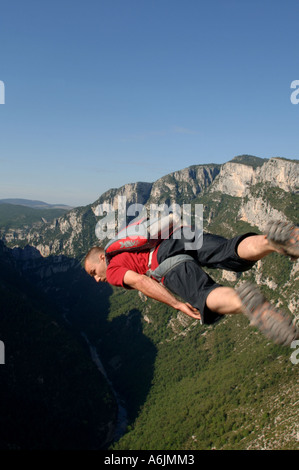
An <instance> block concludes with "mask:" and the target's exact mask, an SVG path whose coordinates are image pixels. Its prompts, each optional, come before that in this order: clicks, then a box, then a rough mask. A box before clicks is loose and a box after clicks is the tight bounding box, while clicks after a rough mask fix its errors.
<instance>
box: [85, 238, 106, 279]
mask: <svg viewBox="0 0 299 470" xmlns="http://www.w3.org/2000/svg"><path fill="white" fill-rule="evenodd" d="M84 268H85V271H86V272H87V274H89V275H90V276H92V277H93V278H94V279H95V281H96V282H99V281H100V282H107V279H106V270H107V263H106V258H105V251H104V248H101V247H100V246H94V247H93V248H91V249H90V250H89V252H88V253H87V255H86V256H85V260H84Z"/></svg>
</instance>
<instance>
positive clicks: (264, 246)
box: [237, 235, 278, 261]
mask: <svg viewBox="0 0 299 470" xmlns="http://www.w3.org/2000/svg"><path fill="white" fill-rule="evenodd" d="M277 251H278V250H276V249H275V248H274V247H273V246H271V245H270V244H269V242H268V240H267V236H266V235H252V236H250V237H246V238H244V239H243V240H242V241H241V242H240V243H239V245H238V247H237V253H238V255H239V256H240V258H243V259H246V260H248V261H258V260H260V259H262V258H264V256H267V255H269V254H270V253H274V252H277Z"/></svg>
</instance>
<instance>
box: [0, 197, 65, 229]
mask: <svg viewBox="0 0 299 470" xmlns="http://www.w3.org/2000/svg"><path fill="white" fill-rule="evenodd" d="M65 207H67V206H65ZM66 212H68V209H63V208H52V207H43V208H39V207H37V206H36V207H35V208H33V207H29V206H25V205H17V204H13V203H4V202H0V232H1V231H2V230H4V231H5V230H6V229H7V228H10V229H14V230H16V229H21V228H22V229H24V228H26V227H27V228H28V227H34V228H35V230H40V228H41V226H43V225H45V224H47V223H49V222H52V221H53V220H55V219H57V218H58V217H61V216H62V215H64V214H65V213H66Z"/></svg>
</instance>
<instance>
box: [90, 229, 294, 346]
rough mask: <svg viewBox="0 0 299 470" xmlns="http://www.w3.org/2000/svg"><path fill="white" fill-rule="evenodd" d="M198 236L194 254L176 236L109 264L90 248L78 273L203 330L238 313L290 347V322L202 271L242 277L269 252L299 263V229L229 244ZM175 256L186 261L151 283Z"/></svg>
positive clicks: (245, 290)
mask: <svg viewBox="0 0 299 470" xmlns="http://www.w3.org/2000/svg"><path fill="white" fill-rule="evenodd" d="M201 236H202V243H201V244H199V246H200V245H201V248H199V249H197V250H186V249H185V246H186V245H185V243H186V242H190V240H186V239H185V238H184V235H183V234H182V236H181V237H180V238H174V237H171V236H170V238H168V239H165V240H162V241H161V243H159V244H158V245H157V246H156V248H155V249H154V250H153V252H150V250H148V251H140V252H126V251H124V252H122V253H118V254H116V255H115V256H113V257H112V259H111V260H109V262H107V258H106V255H105V249H104V248H102V247H99V246H96V247H93V248H91V249H90V250H89V252H88V253H87V255H86V257H85V261H84V267H85V270H86V272H87V273H88V274H89V275H90V276H92V277H93V278H94V279H95V280H96V282H108V283H109V284H111V285H113V286H121V287H124V288H126V289H136V290H138V291H140V292H142V293H143V294H145V295H146V296H147V297H151V298H153V299H155V300H158V301H160V302H163V303H165V304H167V305H169V306H170V307H173V308H174V309H176V310H179V311H181V312H183V313H185V314H186V315H189V316H190V317H192V318H195V319H198V320H200V321H201V322H202V323H203V324H211V323H214V322H216V321H217V320H219V319H220V318H221V317H222V316H223V315H226V314H239V313H244V314H245V315H247V317H248V318H249V320H250V322H251V324H252V325H254V326H256V327H258V328H259V329H260V330H261V331H262V332H263V333H264V334H265V335H266V336H267V337H268V338H270V339H272V340H273V341H274V342H276V343H277V344H282V345H290V344H291V342H292V341H293V340H294V339H296V338H298V337H299V334H298V330H297V328H296V326H295V324H294V322H293V321H292V318H291V317H290V316H289V315H286V314H285V313H284V312H282V311H281V310H280V309H277V308H275V307H274V306H273V305H272V304H271V303H270V302H269V301H268V300H267V299H265V297H264V296H263V295H262V294H261V293H260V292H259V290H258V289H257V287H256V286H254V285H253V284H250V283H248V282H246V283H244V284H242V285H241V286H239V287H238V288H237V289H234V288H231V287H226V286H222V285H220V284H218V283H216V282H215V281H214V280H213V279H212V278H211V277H210V276H209V275H208V274H207V273H206V272H205V271H204V270H203V269H202V267H207V268H215V269H225V270H230V271H234V272H244V271H247V270H249V269H251V268H252V267H253V266H254V264H255V263H256V262H257V261H258V260H260V259H262V258H264V257H265V256H267V255H269V254H271V253H273V252H276V253H281V254H282V255H285V256H289V257H291V259H292V260H296V259H297V258H298V257H299V228H298V227H297V226H294V225H292V224H290V223H286V222H282V221H273V222H271V223H270V224H269V225H268V226H267V229H266V230H265V233H264V234H263V235H257V234H255V233H246V234H243V235H239V236H236V237H234V238H232V239H226V238H224V237H220V236H218V235H213V234H210V233H203V234H201ZM181 254H187V255H188V259H187V258H186V260H184V261H183V262H180V263H179V264H178V265H175V266H174V267H172V268H171V269H169V270H168V271H167V272H166V273H164V274H163V275H162V277H161V278H159V281H160V282H157V279H156V278H155V277H154V276H152V274H153V272H155V270H156V268H158V267H159V266H160V265H161V263H162V262H163V261H165V260H166V259H170V258H172V257H175V256H177V255H181ZM149 268H150V269H149ZM177 296H178V297H179V298H180V299H183V300H179V299H178V298H177Z"/></svg>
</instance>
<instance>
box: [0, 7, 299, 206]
mask: <svg viewBox="0 0 299 470" xmlns="http://www.w3.org/2000/svg"><path fill="white" fill-rule="evenodd" d="M298 17H299V2H298V1H297V0H286V1H282V0H279V1H278V0H250V1H249V0H246V1H245V0H205V1H202V0H84V1H83V0H82V1H81V0H51V1H48V0H26V1H24V0H0V84H1V82H2V85H3V86H2V91H3V93H4V97H2V98H4V99H3V100H2V101H5V103H4V104H0V199H3V198H26V199H37V200H42V201H45V202H48V203H52V204H57V203H62V204H68V205H71V206H80V205H87V204H90V203H92V202H94V201H95V200H96V199H97V198H98V197H99V196H100V195H101V194H102V193H103V192H105V191H107V190H108V189H110V188H117V187H120V186H122V185H124V184H126V183H133V182H136V181H147V182H154V181H156V180H157V179H158V178H160V177H162V176H164V175H166V174H168V173H171V172H173V171H176V170H180V169H183V168H186V167H188V166H190V165H195V164H205V163H224V162H226V161H228V160H231V159H232V158H233V157H234V156H236V155H241V154H250V155H255V156H258V157H262V158H269V157H275V156H281V157H285V158H292V159H293V158H295V159H297V158H298V153H299V152H298V142H299V139H298V128H299V104H293V103H292V102H291V99H290V98H291V94H292V92H293V91H294V90H292V89H291V83H292V82H293V81H294V80H299V52H298V44H299V28H298ZM0 93H1V87H0ZM0 103H1V95H0Z"/></svg>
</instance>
